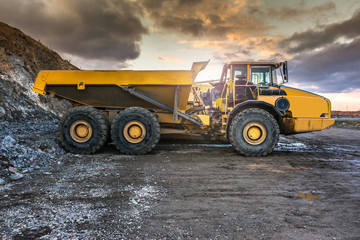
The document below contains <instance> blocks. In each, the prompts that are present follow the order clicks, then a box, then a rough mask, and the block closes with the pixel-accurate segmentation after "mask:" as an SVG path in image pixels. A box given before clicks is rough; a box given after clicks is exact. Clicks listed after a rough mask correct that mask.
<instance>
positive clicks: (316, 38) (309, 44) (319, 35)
mask: <svg viewBox="0 0 360 240" xmlns="http://www.w3.org/2000/svg"><path fill="white" fill-rule="evenodd" d="M359 23H360V10H358V11H356V12H355V13H354V14H353V16H352V17H351V18H350V19H349V20H346V21H344V22H341V23H334V24H329V25H327V26H325V27H324V29H323V30H321V31H314V30H312V29H310V30H307V31H305V32H300V33H299V32H296V33H294V34H293V35H292V36H290V37H288V38H286V39H284V40H282V41H280V43H279V45H280V46H282V47H284V48H285V49H286V50H287V52H289V53H292V54H294V53H300V52H303V51H307V50H313V49H316V48H321V47H324V46H326V45H328V44H331V43H333V42H334V41H336V40H337V39H339V38H341V37H344V38H348V39H352V38H355V37H358V36H360V27H359Z"/></svg>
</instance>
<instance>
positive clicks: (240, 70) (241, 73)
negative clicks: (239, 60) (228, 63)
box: [231, 64, 247, 84]
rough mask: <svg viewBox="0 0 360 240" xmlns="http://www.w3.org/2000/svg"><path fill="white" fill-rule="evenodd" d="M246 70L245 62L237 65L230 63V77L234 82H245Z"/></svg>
mask: <svg viewBox="0 0 360 240" xmlns="http://www.w3.org/2000/svg"><path fill="white" fill-rule="evenodd" d="M246 71H247V66H246V64H238V65H232V73H231V76H232V79H233V81H234V82H235V84H245V83H246V75H247V74H246Z"/></svg>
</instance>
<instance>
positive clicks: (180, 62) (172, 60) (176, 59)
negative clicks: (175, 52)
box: [158, 56, 186, 64]
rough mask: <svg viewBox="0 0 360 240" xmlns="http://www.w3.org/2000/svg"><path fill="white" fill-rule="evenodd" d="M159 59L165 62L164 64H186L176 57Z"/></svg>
mask: <svg viewBox="0 0 360 240" xmlns="http://www.w3.org/2000/svg"><path fill="white" fill-rule="evenodd" d="M158 59H159V60H160V61H164V62H171V63H179V64H183V63H186V62H185V61H184V60H182V59H180V58H174V57H167V56H159V57H158Z"/></svg>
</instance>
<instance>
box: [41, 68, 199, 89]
mask: <svg viewBox="0 0 360 240" xmlns="http://www.w3.org/2000/svg"><path fill="white" fill-rule="evenodd" d="M192 76H193V73H192V71H81V70H79V71H63V70H50V71H41V72H40V73H39V75H38V77H37V78H36V81H35V84H34V91H36V90H37V92H39V91H40V92H39V93H40V94H44V92H43V91H44V89H45V86H46V85H47V84H48V85H57V84H61V85H67V84H68V85H70V84H76V85H77V84H79V83H80V82H83V83H84V84H85V88H86V85H99V84H101V85H102V84H107V85H119V86H122V85H125V86H128V85H192V82H193V78H192Z"/></svg>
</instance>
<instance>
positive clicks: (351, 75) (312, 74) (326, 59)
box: [289, 38, 360, 93]
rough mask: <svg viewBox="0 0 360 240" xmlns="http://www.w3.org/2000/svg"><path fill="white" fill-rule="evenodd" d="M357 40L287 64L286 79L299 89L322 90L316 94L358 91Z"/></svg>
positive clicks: (359, 44) (359, 56)
mask: <svg viewBox="0 0 360 240" xmlns="http://www.w3.org/2000/svg"><path fill="white" fill-rule="evenodd" d="M359 66H360V38H357V39H355V40H353V41H352V42H351V43H349V44H339V43H334V44H331V45H329V46H327V47H326V48H324V49H323V50H321V51H320V52H312V53H307V54H301V55H298V56H296V57H294V58H293V59H292V60H291V61H290V63H289V70H290V73H289V77H290V79H291V80H294V81H296V82H298V83H300V84H301V85H302V86H311V85H315V86H321V87H320V89H315V90H316V91H317V92H322V93H326V92H340V91H343V92H348V91H351V90H353V89H360V77H359V76H360V70H359Z"/></svg>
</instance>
